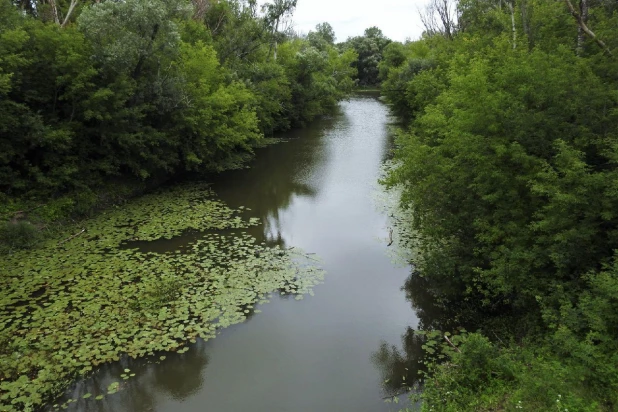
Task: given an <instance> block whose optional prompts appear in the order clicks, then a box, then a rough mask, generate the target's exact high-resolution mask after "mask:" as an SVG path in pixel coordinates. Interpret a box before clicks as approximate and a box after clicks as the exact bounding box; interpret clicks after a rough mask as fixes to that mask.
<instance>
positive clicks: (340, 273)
mask: <svg viewBox="0 0 618 412" xmlns="http://www.w3.org/2000/svg"><path fill="white" fill-rule="evenodd" d="M390 121H391V119H390V117H389V114H388V108H387V107H386V106H385V105H384V104H383V103H382V102H381V101H380V100H379V99H378V98H377V96H375V95H371V94H364V95H356V96H354V97H353V98H351V99H350V100H349V101H347V102H343V103H342V104H341V105H340V109H339V110H338V112H337V113H336V114H334V115H333V116H331V117H329V118H326V119H322V120H319V121H316V122H314V123H313V124H311V125H309V127H307V128H305V129H302V130H294V131H291V132H288V133H285V134H284V135H283V136H280V137H283V138H284V139H285V142H283V143H280V144H277V145H273V146H269V147H267V148H264V149H260V150H259V151H258V153H257V157H256V159H255V160H254V161H253V162H252V163H251V167H250V168H249V169H244V170H238V171H232V172H226V173H223V174H221V175H219V176H217V177H216V178H215V179H214V182H213V188H214V190H215V192H216V193H217V195H218V196H219V197H220V198H221V199H222V200H223V201H225V202H226V203H227V204H228V205H229V206H231V207H233V208H237V207H239V206H244V207H246V208H248V209H250V211H248V212H247V215H248V216H255V217H259V218H260V219H261V220H262V222H263V224H262V225H260V226H257V227H254V228H251V229H250V231H251V234H253V235H254V236H256V237H258V239H259V240H266V241H268V242H272V243H277V244H280V245H282V246H285V247H292V246H294V247H300V248H302V249H303V250H304V251H306V252H308V253H311V254H315V256H316V257H319V259H320V260H321V262H322V263H321V265H322V266H323V268H324V269H325V270H326V276H325V281H324V283H323V284H321V285H318V286H317V287H315V288H314V292H315V293H314V295H313V296H306V297H305V298H304V299H303V300H299V301H297V300H295V299H293V298H288V297H286V296H275V297H274V298H273V299H271V302H270V303H268V304H264V305H261V306H260V307H259V310H260V311H261V313H256V314H254V315H252V316H250V317H249V318H248V319H247V321H246V322H244V323H242V324H238V325H235V326H232V327H229V328H227V329H223V330H221V331H220V333H219V335H218V336H217V337H216V338H215V339H212V340H209V341H206V342H204V341H198V342H197V343H196V344H194V345H192V346H191V347H190V350H189V351H188V352H186V353H184V354H167V357H166V359H165V360H164V361H161V362H153V361H152V360H137V361H135V360H131V359H125V360H122V361H121V362H119V363H117V364H113V365H108V366H106V367H103V368H101V369H100V370H99V371H98V372H97V373H95V374H94V375H93V376H92V377H91V378H89V379H87V380H84V381H82V382H78V383H76V384H75V385H73V387H72V388H71V389H70V390H69V391H68V392H67V397H68V398H74V399H79V400H78V401H76V402H73V403H72V404H71V405H70V407H69V410H72V411H100V412H103V411H105V412H110V411H114V412H122V411H131V412H142V411H143V412H145V411H157V412H168V411H173V412H193V411H216V412H228V411H229V412H240V411H251V412H278V411H281V412H283V411H321V412H326V411H355V412H361V411H371V412H375V411H391V410H398V407H397V406H396V405H393V404H387V403H385V402H384V399H383V398H384V397H385V390H384V387H383V386H384V384H383V383H384V380H385V377H388V376H390V375H393V373H394V371H392V370H390V371H389V370H384V367H385V366H387V367H389V366H388V365H391V366H390V367H392V363H393V362H390V363H388V362H386V363H385V362H379V361H377V360H376V358H377V357H379V356H378V355H377V353H378V352H379V351H380V348H381V347H382V348H383V351H384V348H391V347H392V346H395V347H397V346H401V344H402V336H404V335H405V333H406V331H408V330H409V328H410V327H415V326H416V325H417V322H418V320H417V318H416V315H415V311H414V310H413V308H412V305H411V304H410V302H409V301H408V300H407V299H406V292H405V291H404V290H403V289H402V287H403V285H404V283H405V282H406V279H407V278H408V276H409V275H410V267H407V266H406V265H397V264H394V263H393V261H392V258H391V257H390V254H389V251H390V249H389V246H388V243H389V225H390V223H389V216H388V214H387V213H386V212H385V211H384V208H382V207H381V206H380V204H379V203H380V202H379V201H376V198H377V197H379V196H378V195H379V192H380V191H381V189H380V188H379V185H378V183H377V181H378V178H379V176H380V171H381V167H382V164H383V162H384V161H385V159H387V158H388V153H389V151H390V148H391V145H392V138H391V135H390V133H389V122H390ZM199 236H200V235H199V234H188V235H186V236H182V237H178V238H175V239H171V240H165V241H157V242H154V243H152V244H147V245H142V247H143V248H147V249H149V250H151V251H159V252H164V251H169V250H173V249H177V248H182V247H183V246H184V245H187V244H189V243H191V242H192V241H194V240H195V239H196V237H199ZM310 256H312V255H310ZM387 351H388V350H387ZM404 352H405V348H404ZM156 359H157V360H158V357H157V358H156ZM395 363H397V362H395ZM403 366H404V365H402V364H401V362H399V364H398V365H397V367H398V368H400V369H402V368H403ZM124 368H129V369H130V370H131V373H135V377H133V378H131V379H129V380H128V381H127V382H126V384H125V385H124V386H123V389H122V390H121V391H120V392H118V393H116V394H114V395H110V396H107V397H105V398H104V399H103V400H95V399H94V398H89V399H81V397H82V395H83V394H85V393H99V392H100V391H101V390H102V388H106V387H107V385H109V384H110V383H111V382H114V381H117V380H119V378H118V377H119V376H120V374H121V373H123V372H122V370H123V369H124ZM397 373H399V372H395V374H397Z"/></svg>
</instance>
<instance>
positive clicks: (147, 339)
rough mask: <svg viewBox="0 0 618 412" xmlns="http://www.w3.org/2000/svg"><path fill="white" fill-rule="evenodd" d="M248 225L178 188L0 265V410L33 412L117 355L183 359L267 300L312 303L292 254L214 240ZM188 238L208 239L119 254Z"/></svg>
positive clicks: (311, 280)
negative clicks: (305, 298)
mask: <svg viewBox="0 0 618 412" xmlns="http://www.w3.org/2000/svg"><path fill="white" fill-rule="evenodd" d="M251 224H256V221H254V220H251V221H249V222H247V221H245V220H243V219H241V218H240V217H239V216H238V213H237V212H236V211H234V210H232V209H230V208H228V207H226V206H225V205H224V204H223V203H221V202H220V201H218V200H216V199H214V197H213V193H212V192H211V191H210V190H209V189H208V188H207V187H205V186H200V185H191V186H182V187H178V188H175V189H172V190H168V191H166V192H164V193H159V194H153V195H148V196H144V197H142V198H140V199H138V200H136V201H134V202H131V203H129V204H127V205H125V206H123V207H122V208H117V209H115V210H110V211H107V212H105V213H102V214H101V215H99V216H98V217H96V218H94V219H92V220H88V221H86V222H82V223H81V224H80V225H79V226H75V227H69V228H67V230H66V232H65V233H64V234H63V235H62V236H61V237H59V238H58V239H55V240H48V241H46V242H45V243H44V244H43V245H41V246H40V247H39V248H37V249H36V250H31V251H18V252H16V253H14V254H11V255H8V256H3V261H2V263H1V264H0V265H1V267H0V270H1V272H0V287H1V288H2V296H1V297H0V410H8V411H11V410H33V409H36V408H37V407H39V406H41V405H42V404H44V403H46V402H47V401H49V400H51V399H52V398H53V396H56V395H58V394H59V393H60V392H62V391H63V390H64V389H65V388H66V387H67V386H68V385H69V384H70V383H71V382H72V381H73V380H75V379H76V378H79V377H80V376H84V375H87V374H89V373H91V371H93V370H94V369H95V368H96V367H97V366H98V365H101V364H104V363H107V362H113V361H118V360H119V359H120V357H121V356H123V355H129V356H131V357H133V358H138V357H144V356H148V355H153V354H155V353H157V352H160V351H178V352H181V351H182V352H184V351H186V350H187V347H186V344H187V343H188V342H189V341H195V339H196V338H198V337H199V338H203V339H209V338H212V337H214V336H215V332H216V330H217V329H218V328H222V327H226V326H229V325H232V324H235V323H239V322H242V321H243V320H244V319H245V318H246V316H247V314H246V313H245V312H246V309H247V307H253V305H255V304H256V303H263V302H266V295H267V294H268V293H269V292H272V291H275V290H278V291H281V292H284V293H286V294H292V295H296V296H301V295H303V294H305V293H309V292H311V287H312V286H314V285H316V284H317V283H319V282H320V281H321V279H322V276H323V274H322V272H321V270H320V269H318V268H317V267H315V265H312V264H310V262H309V260H308V259H307V258H306V257H305V255H304V254H302V253H301V252H299V251H295V250H283V249H280V248H268V247H266V246H265V245H264V244H258V243H257V241H256V239H255V238H253V237H251V236H249V235H247V234H242V233H241V234H237V235H233V236H232V235H229V234H227V235H224V234H222V233H220V231H223V230H224V229H244V228H247V227H248V226H249V225H251ZM187 230H194V231H200V232H204V233H206V234H205V235H204V236H203V237H202V238H201V239H199V240H197V241H195V242H194V243H193V244H191V245H190V246H189V247H187V248H186V249H183V251H182V253H180V252H177V251H174V252H169V253H152V252H148V253H146V252H141V251H139V250H137V249H127V248H126V247H121V246H122V245H126V244H127V242H130V241H134V240H140V241H153V240H157V239H162V238H165V239H170V238H172V237H175V236H178V235H181V234H182V233H183V232H185V231H187ZM225 233H228V232H225ZM161 359H164V356H161ZM125 372H126V371H125ZM126 376H128V377H130V376H132V375H131V374H130V373H129V372H126ZM122 378H125V376H122ZM118 389H119V384H118V383H117V384H116V385H113V387H112V386H110V388H108V394H112V393H115V392H116V391H117V390H118Z"/></svg>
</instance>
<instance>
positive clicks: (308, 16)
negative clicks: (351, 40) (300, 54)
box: [294, 0, 427, 42]
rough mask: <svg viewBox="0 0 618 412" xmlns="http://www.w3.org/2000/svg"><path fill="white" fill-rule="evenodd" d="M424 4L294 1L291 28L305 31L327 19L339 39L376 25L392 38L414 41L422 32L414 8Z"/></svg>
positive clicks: (422, 0) (405, 0)
mask: <svg viewBox="0 0 618 412" xmlns="http://www.w3.org/2000/svg"><path fill="white" fill-rule="evenodd" d="M426 3H427V0H373V1H368V0H298V6H297V7H296V12H295V13H294V28H295V30H296V31H297V32H301V33H307V32H309V31H310V30H313V28H314V27H315V25H316V24H318V23H322V22H328V23H330V24H331V25H332V26H333V28H334V29H335V33H336V34H337V41H338V42H340V41H345V40H346V39H347V38H348V37H353V36H360V35H362V34H363V31H365V29H366V28H368V27H371V26H378V27H379V28H380V29H382V31H383V32H384V34H385V35H386V37H389V38H390V39H392V40H398V41H404V40H405V39H406V38H407V37H409V38H411V39H412V40H415V39H418V38H419V37H420V35H421V33H422V32H423V28H422V24H421V21H420V19H419V14H418V10H419V8H420V9H421V10H423V9H424V7H425V4H426Z"/></svg>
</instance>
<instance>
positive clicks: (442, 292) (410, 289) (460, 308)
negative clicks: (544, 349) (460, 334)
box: [372, 270, 492, 396]
mask: <svg viewBox="0 0 618 412" xmlns="http://www.w3.org/2000/svg"><path fill="white" fill-rule="evenodd" d="M402 289H403V290H404V291H405V294H406V300H407V301H408V302H409V303H410V304H411V306H412V308H413V309H414V312H415V313H416V316H417V318H418V324H417V326H416V328H412V327H408V328H406V330H405V332H404V333H403V335H402V336H401V343H402V345H401V349H400V348H399V346H398V345H393V344H390V343H388V342H386V341H383V342H382V343H381V344H380V347H379V349H378V350H377V351H376V352H374V354H373V355H372V361H373V362H374V363H375V365H376V366H377V367H378V368H379V370H380V372H381V374H382V377H383V382H384V384H383V387H384V393H385V396H397V395H400V394H405V393H409V392H412V391H417V390H420V389H421V387H422V378H423V373H424V372H426V370H427V368H426V365H425V362H426V361H427V353H426V351H425V350H424V349H423V345H425V344H426V342H427V338H426V336H425V335H423V334H419V333H417V332H416V331H442V332H445V331H449V332H453V331H457V330H459V329H460V328H463V329H466V330H476V329H477V328H479V327H482V326H483V325H484V324H486V323H487V322H491V320H492V318H491V316H490V313H488V312H486V311H483V310H482V308H479V307H478V305H473V304H471V303H469V302H467V301H466V300H465V299H463V298H462V297H461V296H457V294H456V293H455V292H454V291H453V290H452V288H451V287H450V285H442V284H440V283H439V282H432V281H430V280H428V279H427V278H425V277H423V276H422V274H421V273H419V272H418V271H416V270H412V273H411V274H410V276H409V277H408V278H407V279H406V282H405V285H404V287H403V288H402Z"/></svg>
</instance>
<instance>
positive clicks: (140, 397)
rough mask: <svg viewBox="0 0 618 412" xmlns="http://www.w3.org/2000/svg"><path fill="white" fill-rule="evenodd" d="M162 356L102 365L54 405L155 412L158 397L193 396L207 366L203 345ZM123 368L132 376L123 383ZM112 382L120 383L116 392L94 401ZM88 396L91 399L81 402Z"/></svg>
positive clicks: (104, 411) (72, 408)
mask: <svg viewBox="0 0 618 412" xmlns="http://www.w3.org/2000/svg"><path fill="white" fill-rule="evenodd" d="M165 355H166V359H165V360H164V361H159V356H155V357H152V358H150V359H138V360H135V359H132V358H129V357H127V358H123V359H121V361H120V362H117V363H114V364H109V365H103V366H101V367H100V369H99V371H98V372H97V373H95V374H94V375H93V376H92V377H91V378H89V379H87V380H84V381H82V382H79V383H77V384H75V385H74V386H73V387H72V388H70V389H69V390H68V391H67V392H66V393H65V395H64V396H63V397H62V398H61V399H59V400H58V401H57V402H54V403H58V404H63V403H64V402H66V401H67V400H69V399H74V400H75V401H74V402H72V403H71V404H70V405H69V408H68V409H67V410H68V411H74V412H77V411H84V410H87V411H91V412H115V411H135V412H146V411H153V410H155V406H156V405H157V403H159V402H158V400H157V398H160V397H161V396H163V397H171V398H173V399H176V400H182V399H186V398H187V397H189V396H190V395H192V394H194V393H196V392H197V391H198V390H199V389H200V388H201V387H202V384H203V372H204V369H205V368H206V366H207V364H208V356H207V354H206V342H205V341H202V340H199V341H198V342H197V343H196V344H194V345H191V349H190V350H189V351H188V352H186V353H184V354H178V353H165ZM157 362H160V363H157ZM124 369H130V373H135V377H132V378H130V379H128V380H126V381H125V380H123V379H122V378H121V375H122V374H123V373H124ZM113 382H119V383H120V390H119V391H118V393H115V394H113V395H106V396H105V397H104V398H103V399H102V400H96V399H95V398H96V396H98V395H99V394H101V395H105V394H106V393H107V388H108V386H109V385H110V384H111V383H113ZM87 393H90V394H91V395H92V396H91V397H90V398H88V399H83V396H84V395H85V394H87ZM50 410H51V409H50Z"/></svg>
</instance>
